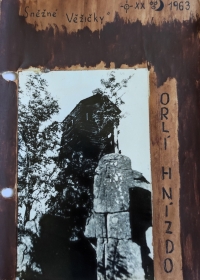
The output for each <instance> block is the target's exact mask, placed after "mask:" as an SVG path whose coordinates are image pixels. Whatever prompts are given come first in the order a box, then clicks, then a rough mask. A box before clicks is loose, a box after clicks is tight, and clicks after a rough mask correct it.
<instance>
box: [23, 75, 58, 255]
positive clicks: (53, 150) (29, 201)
mask: <svg viewBox="0 0 200 280" xmlns="http://www.w3.org/2000/svg"><path fill="white" fill-rule="evenodd" d="M47 88H48V84H47V82H46V80H45V79H43V78H42V77H41V75H39V74H31V75H30V76H29V78H28V79H27V82H26V92H25V91H23V90H21V89H19V110H18V207H19V211H18V246H19V245H20V244H23V245H24V247H23V248H24V252H26V253H27V252H28V251H29V250H28V249H27V246H28V243H29V245H30V243H31V241H30V240H31V238H32V237H31V235H33V234H35V233H36V232H37V228H38V221H39V219H40V217H41V215H42V214H43V213H45V212H46V211H47V207H48V206H47V201H48V200H49V199H50V198H51V197H52V196H53V195H55V194H56V192H55V189H54V183H55V181H56V177H57V173H58V171H59V170H58V167H57V164H56V162H57V148H58V147H59V143H60V141H59V140H60V138H59V133H60V132H61V125H60V124H59V123H57V122H52V123H51V124H49V122H51V118H52V116H53V115H54V114H57V113H58V112H59V106H58V102H57V101H56V100H55V99H53V97H52V96H51V94H50V93H49V92H48V90H47ZM31 210H33V213H34V215H33V217H32V219H31V218H30V216H31ZM29 221H31V222H32V223H34V226H31V227H30V225H29V226H28V224H27V223H28V222H29ZM25 237H26V238H25ZM27 238H28V240H29V241H30V242H26V240H27ZM25 243H27V244H25ZM30 246H31V245H30ZM29 249H30V248H29Z"/></svg>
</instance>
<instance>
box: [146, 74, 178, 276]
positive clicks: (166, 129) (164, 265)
mask: <svg viewBox="0 0 200 280" xmlns="http://www.w3.org/2000/svg"><path fill="white" fill-rule="evenodd" d="M150 83H151V89H150V90H151V94H150V128H151V158H152V184H153V219H154V224H153V233H154V253H155V259H154V265H155V279H170V280H174V279H176V280H179V279H183V276H182V258H181V246H180V214H179V200H180V175H179V161H178V151H179V145H178V101H177V91H176V81H175V79H172V80H170V79H168V80H167V81H166V82H165V83H164V85H163V86H161V87H159V88H157V86H156V77H155V75H151V81H150Z"/></svg>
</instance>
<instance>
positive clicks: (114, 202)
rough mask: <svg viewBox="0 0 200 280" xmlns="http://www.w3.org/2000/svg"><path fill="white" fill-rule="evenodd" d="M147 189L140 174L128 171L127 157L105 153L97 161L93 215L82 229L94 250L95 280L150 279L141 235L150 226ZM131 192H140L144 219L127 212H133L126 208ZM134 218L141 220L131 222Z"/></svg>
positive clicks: (150, 271)
mask: <svg viewBox="0 0 200 280" xmlns="http://www.w3.org/2000/svg"><path fill="white" fill-rule="evenodd" d="M141 188H142V189H141ZM149 188H150V187H149V183H148V182H147V181H146V180H145V178H144V177H143V176H142V174H141V173H139V172H137V171H133V170H132V169H131V160H130V159H129V158H128V157H126V156H123V155H120V154H108V155H105V156H104V157H102V158H101V160H100V161H99V164H98V167H97V169H96V175H95V178H94V203H93V214H92V215H91V216H90V217H89V219H88V220H87V225H86V228H85V236H86V237H87V238H88V239H90V240H91V244H93V247H94V249H95V250H96V258H97V279H98V280H111V279H112V280H118V279H119V280H128V279H130V280H144V279H153V272H152V264H153V262H152V263H151V259H150V258H149V256H148V254H149V253H150V251H149V250H148V247H147V245H146V239H145V238H146V237H145V232H146V230H147V229H148V228H149V227H150V226H151V194H150V191H149V190H148V189H149ZM134 189H137V190H139V193H140V190H143V193H142V201H143V202H144V203H145V205H144V207H143V209H144V212H145V211H146V210H147V212H148V213H146V212H145V218H143V216H139V215H138V213H130V211H133V212H134V209H137V207H136V208H134V207H131V205H130V195H131V196H133V195H134V193H131V192H130V191H131V190H134ZM136 193H137V192H136ZM145 197H147V199H145ZM147 200H148V201H147ZM149 200H150V201H149ZM146 201H147V203H146ZM140 202H141V199H139V200H138V203H140ZM147 204H148V205H147ZM149 205H150V209H149ZM141 206H142V205H139V207H141ZM130 209H131V210H130ZM136 212H137V211H136ZM136 216H137V217H140V220H141V221H138V222H135V220H137V219H135V217H136ZM146 218H147V219H146ZM133 221H134V222H133ZM140 222H141V224H140ZM137 223H138V225H137ZM141 225H142V226H141ZM135 233H136V234H135ZM138 235H139V236H141V240H140V238H139V239H138V238H137V237H138ZM135 236H136V237H135ZM143 237H144V238H143ZM134 238H136V240H134Z"/></svg>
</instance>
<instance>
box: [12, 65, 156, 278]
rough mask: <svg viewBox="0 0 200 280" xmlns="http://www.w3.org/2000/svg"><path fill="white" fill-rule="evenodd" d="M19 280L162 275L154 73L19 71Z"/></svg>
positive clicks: (133, 70) (125, 70) (130, 70)
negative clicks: (153, 140)
mask: <svg viewBox="0 0 200 280" xmlns="http://www.w3.org/2000/svg"><path fill="white" fill-rule="evenodd" d="M18 96H19V97H18V234H17V242H18V246H17V277H16V280H34V279H39V280H153V279H154V269H153V246H152V243H153V237H152V195H153V194H152V184H151V182H152V179H151V157H150V128H149V72H148V70H147V69H145V68H141V69H117V70H76V71H75V70H71V71H50V72H48V71H46V72H41V71H40V70H39V69H32V70H27V71H22V72H19V90H18Z"/></svg>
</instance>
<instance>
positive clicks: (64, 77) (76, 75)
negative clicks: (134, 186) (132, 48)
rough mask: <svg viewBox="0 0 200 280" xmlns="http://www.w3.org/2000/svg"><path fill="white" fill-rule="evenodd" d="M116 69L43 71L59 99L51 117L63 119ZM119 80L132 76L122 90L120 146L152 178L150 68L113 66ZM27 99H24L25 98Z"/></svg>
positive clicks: (22, 75)
mask: <svg viewBox="0 0 200 280" xmlns="http://www.w3.org/2000/svg"><path fill="white" fill-rule="evenodd" d="M111 71H113V70H84V71H51V72H49V73H44V74H42V77H43V78H44V79H46V81H47V82H48V85H49V87H48V91H49V92H50V93H51V95H52V96H53V97H54V98H55V99H57V100H58V103H59V106H60V108H61V109H60V112H59V114H58V115H56V116H53V118H52V120H56V121H62V120H63V119H64V118H65V117H66V116H67V115H68V114H69V113H70V112H71V111H72V110H73V108H74V107H75V106H76V105H77V103H79V101H80V100H82V99H84V98H87V97H89V96H91V95H92V91H93V90H94V89H96V88H99V87H101V83H100V80H101V79H102V78H103V79H107V78H108V76H109V73H110V72H111ZM114 72H115V76H116V78H117V81H118V82H120V81H121V80H122V79H125V78H127V77H128V76H130V75H133V77H132V78H131V79H130V80H129V82H128V86H127V88H124V89H123V90H122V93H125V94H124V96H123V101H124V102H125V104H124V105H122V106H121V107H120V109H121V110H122V113H123V114H124V113H125V114H126V118H123V119H122V120H121V121H120V126H119V130H120V134H119V148H120V150H121V151H122V154H123V155H126V156H128V157H129V158H130V159H131V162H132V168H133V169H134V170H137V171H139V172H142V173H143V175H144V176H145V177H146V179H147V180H148V181H150V182H151V171H150V139H149V73H148V70H147V69H137V70H133V69H126V70H122V69H119V70H114ZM30 74H31V72H30V71H22V72H20V75H19V84H20V87H21V89H22V90H25V86H24V85H25V83H26V80H27V77H28V75H30ZM24 101H25V100H24Z"/></svg>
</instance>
